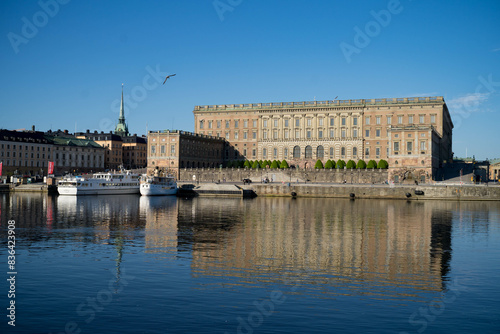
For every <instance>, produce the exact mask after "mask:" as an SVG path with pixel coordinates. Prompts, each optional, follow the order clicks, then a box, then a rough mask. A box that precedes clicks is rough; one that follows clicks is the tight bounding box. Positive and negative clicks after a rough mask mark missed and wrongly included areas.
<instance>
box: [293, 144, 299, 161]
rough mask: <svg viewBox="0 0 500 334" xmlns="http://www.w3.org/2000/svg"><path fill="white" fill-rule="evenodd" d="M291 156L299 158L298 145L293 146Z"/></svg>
mask: <svg viewBox="0 0 500 334" xmlns="http://www.w3.org/2000/svg"><path fill="white" fill-rule="evenodd" d="M293 157H294V159H299V158H300V147H299V146H295V147H294V148H293Z"/></svg>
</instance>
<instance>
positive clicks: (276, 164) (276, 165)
mask: <svg viewBox="0 0 500 334" xmlns="http://www.w3.org/2000/svg"><path fill="white" fill-rule="evenodd" d="M271 168H273V169H275V168H278V162H277V161H276V160H274V161H273V163H272V164H271Z"/></svg>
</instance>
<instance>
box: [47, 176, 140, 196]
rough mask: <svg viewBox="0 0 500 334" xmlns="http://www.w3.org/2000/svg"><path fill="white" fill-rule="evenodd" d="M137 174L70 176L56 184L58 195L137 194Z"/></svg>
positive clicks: (138, 184)
mask: <svg viewBox="0 0 500 334" xmlns="http://www.w3.org/2000/svg"><path fill="white" fill-rule="evenodd" d="M139 186H140V182H139V174H134V173H131V172H129V171H125V172H121V173H96V174H93V175H92V177H90V178H86V177H81V176H70V177H66V178H64V179H62V180H61V181H59V183H58V184H57V191H58V192H59V195H73V196H74V195H117V194H138V193H139Z"/></svg>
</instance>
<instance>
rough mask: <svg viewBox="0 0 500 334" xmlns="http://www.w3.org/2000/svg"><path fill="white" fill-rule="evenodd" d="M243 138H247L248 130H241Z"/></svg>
mask: <svg viewBox="0 0 500 334" xmlns="http://www.w3.org/2000/svg"><path fill="white" fill-rule="evenodd" d="M243 139H248V132H246V131H245V132H243Z"/></svg>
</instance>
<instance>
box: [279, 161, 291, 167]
mask: <svg viewBox="0 0 500 334" xmlns="http://www.w3.org/2000/svg"><path fill="white" fill-rule="evenodd" d="M280 168H281V169H285V168H290V166H288V162H286V160H285V159H283V161H282V162H281V165H280Z"/></svg>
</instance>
